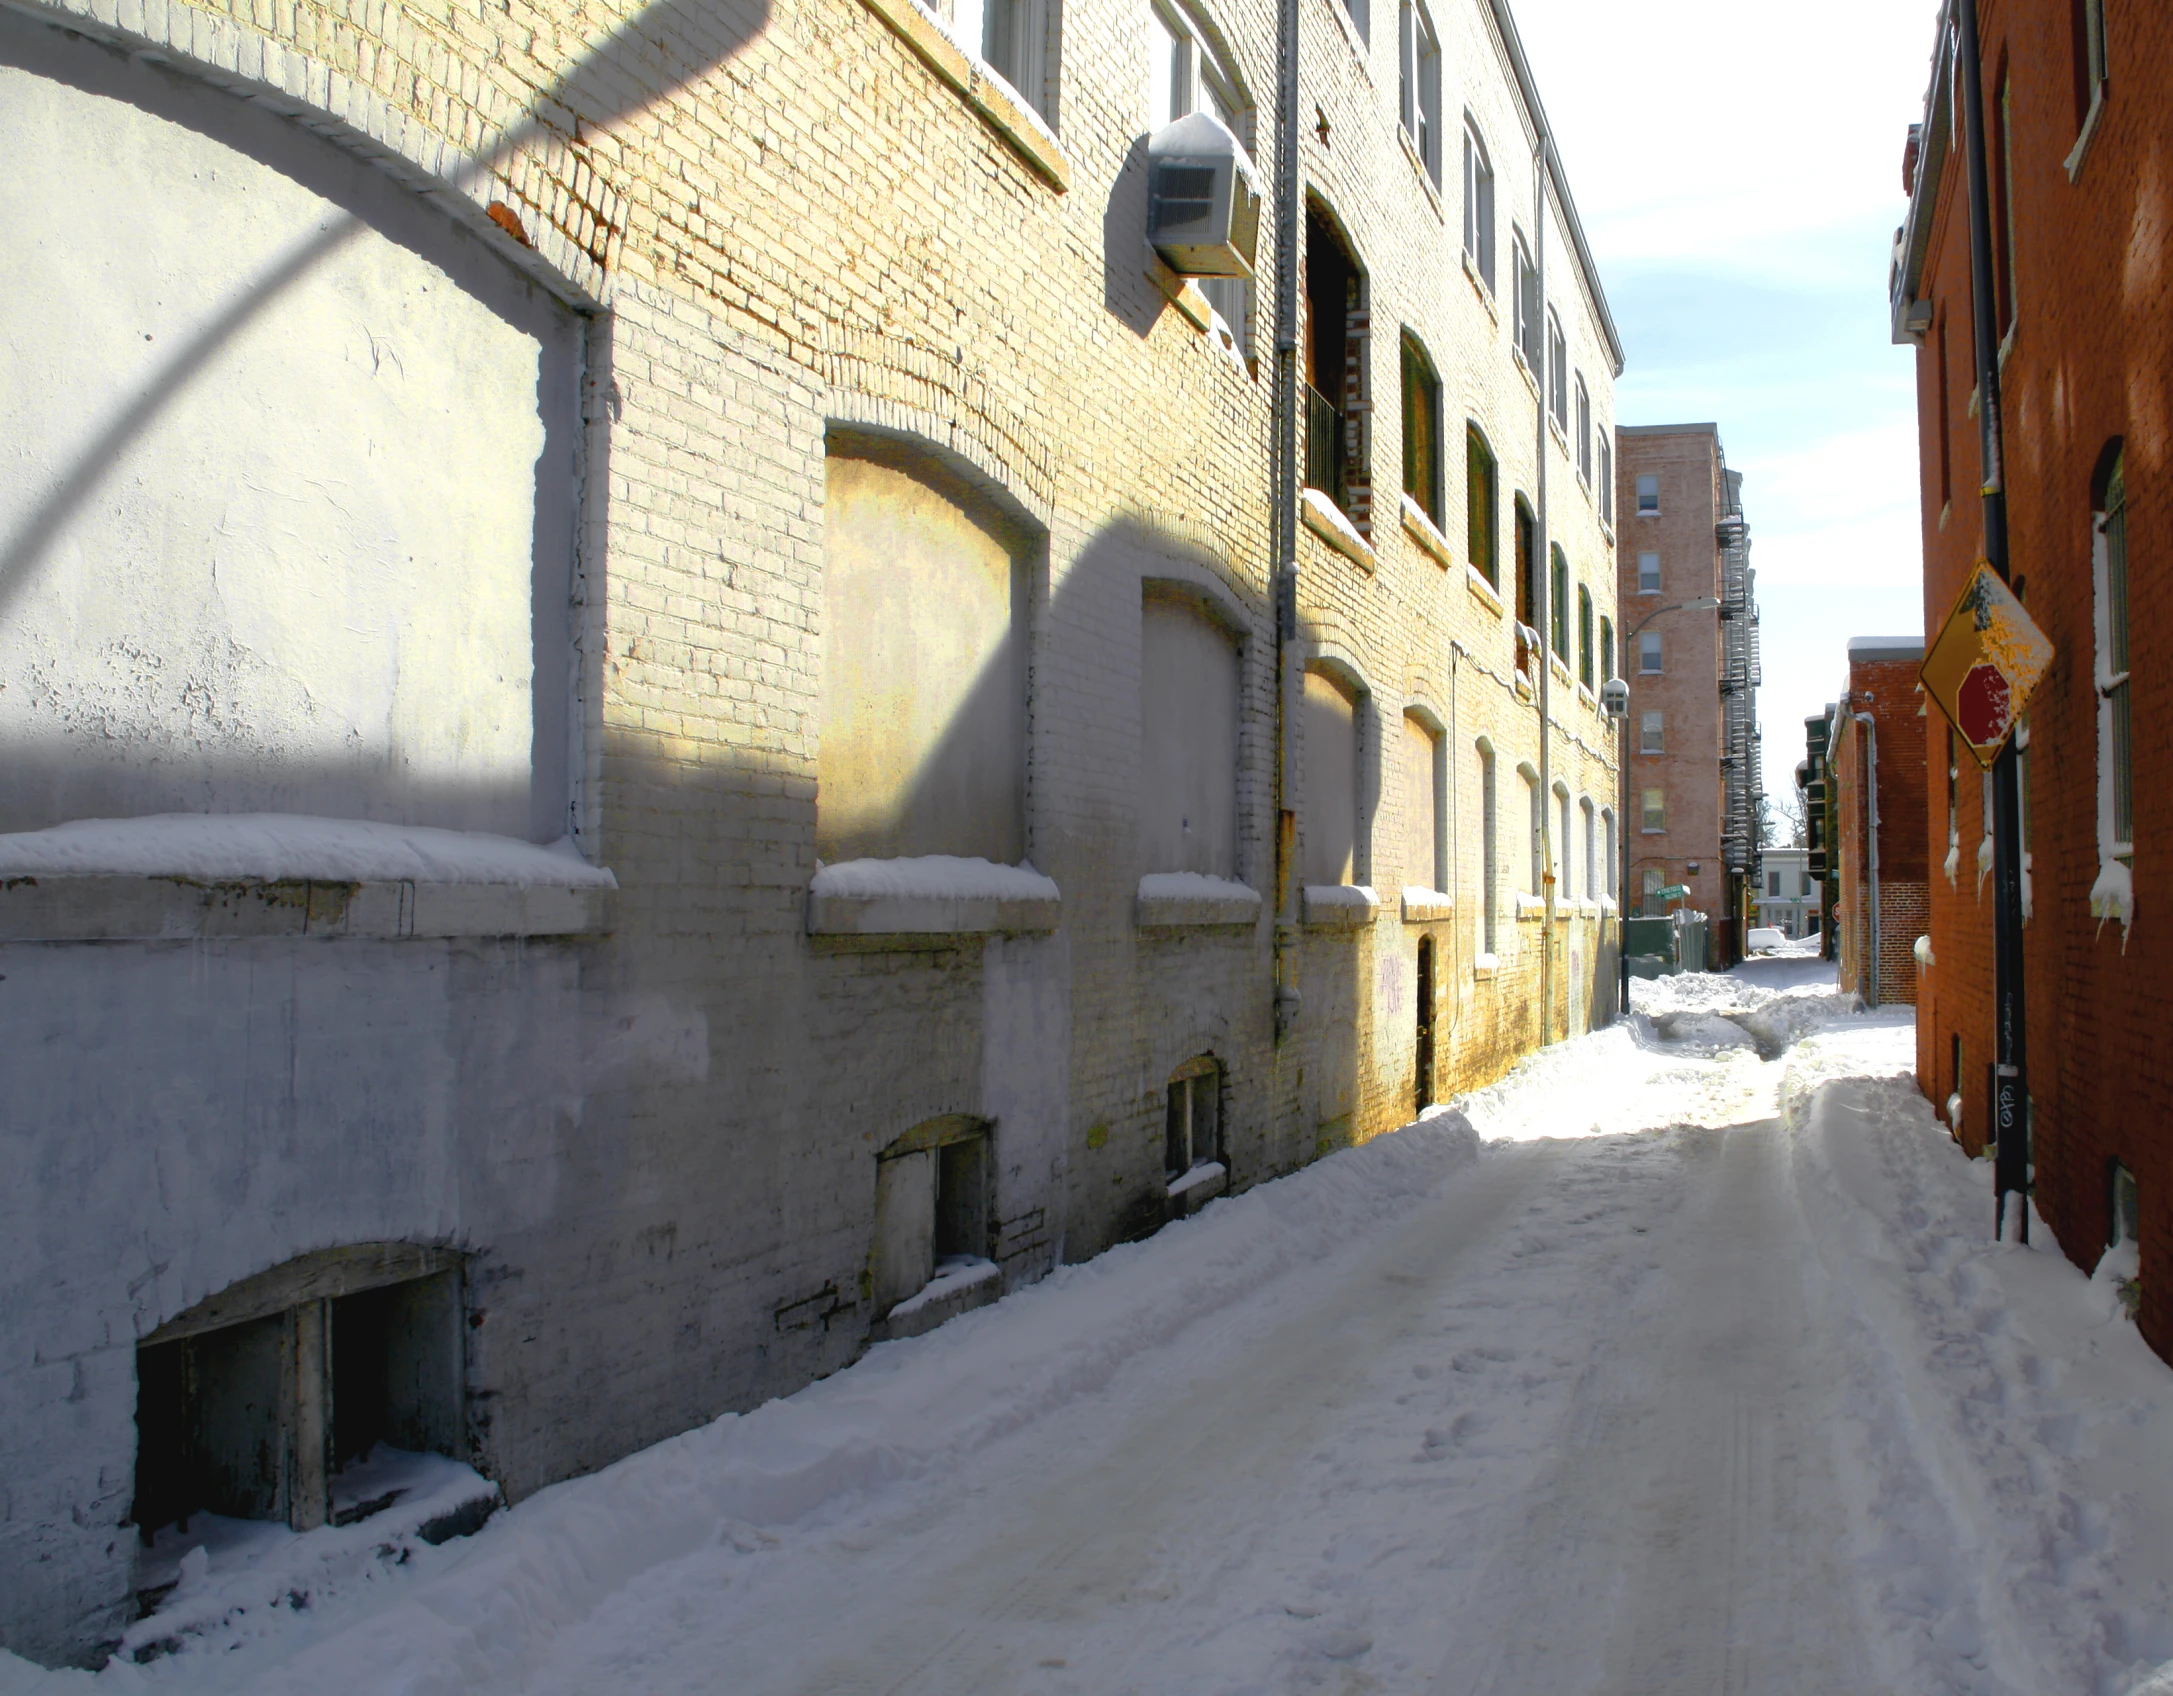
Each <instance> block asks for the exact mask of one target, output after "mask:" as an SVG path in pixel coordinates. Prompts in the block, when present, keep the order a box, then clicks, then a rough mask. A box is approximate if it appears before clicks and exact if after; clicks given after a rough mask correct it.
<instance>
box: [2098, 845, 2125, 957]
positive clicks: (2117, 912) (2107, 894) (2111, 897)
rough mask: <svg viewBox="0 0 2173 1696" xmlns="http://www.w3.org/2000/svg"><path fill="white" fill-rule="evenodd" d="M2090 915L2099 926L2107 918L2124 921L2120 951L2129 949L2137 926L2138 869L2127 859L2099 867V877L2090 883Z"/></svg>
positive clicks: (2103, 924) (2103, 926)
mask: <svg viewBox="0 0 2173 1696" xmlns="http://www.w3.org/2000/svg"><path fill="white" fill-rule="evenodd" d="M2090 916H2091V917H2092V918H2093V919H2095V920H2097V922H2098V929H2099V930H2100V931H2101V932H2102V931H2103V930H2104V929H2105V921H2106V920H2107V919H2118V920H2119V921H2120V951H2121V953H2123V954H2125V953H2126V952H2127V951H2128V937H2129V935H2130V933H2131V932H2133V931H2134V929H2135V873H2134V871H2133V869H2132V868H2130V867H2129V866H2128V865H2127V864H2126V863H2125V862H2124V861H2121V860H2107V861H2104V862H2103V863H2102V864H2101V865H2099V867H2098V876H2097V881H2096V882H2095V883H2093V884H2092V885H2091V886H2090Z"/></svg>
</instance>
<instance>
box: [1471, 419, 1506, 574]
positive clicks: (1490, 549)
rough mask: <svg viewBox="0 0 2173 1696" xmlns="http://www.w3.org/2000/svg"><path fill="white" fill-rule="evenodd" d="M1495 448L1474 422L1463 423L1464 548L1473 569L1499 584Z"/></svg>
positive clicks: (1498, 503)
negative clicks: (1488, 442) (1489, 443)
mask: <svg viewBox="0 0 2173 1696" xmlns="http://www.w3.org/2000/svg"><path fill="white" fill-rule="evenodd" d="M1500 476H1501V474H1500V470H1499V468H1498V467H1497V465H1496V463H1495V459H1494V450H1493V448H1492V447H1490V446H1489V445H1488V444H1487V439H1486V433H1485V432H1484V431H1483V430H1481V429H1480V428H1479V426H1478V425H1476V424H1468V423H1467V424H1466V425H1465V426H1464V549H1465V555H1466V557H1467V558H1469V559H1470V561H1471V566H1472V569H1473V570H1474V571H1476V572H1478V574H1479V575H1480V576H1481V577H1483V578H1485V579H1486V580H1487V583H1488V584H1489V585H1490V586H1491V587H1493V588H1495V589H1497V590H1498V589H1499V588H1500V587H1501V539H1500V536H1501V533H1500V525H1501V481H1500Z"/></svg>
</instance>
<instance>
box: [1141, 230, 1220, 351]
mask: <svg viewBox="0 0 2173 1696" xmlns="http://www.w3.org/2000/svg"><path fill="white" fill-rule="evenodd" d="M1146 272H1147V280H1148V281H1149V282H1150V283H1152V284H1154V286H1155V287H1156V288H1158V289H1160V290H1161V291H1162V292H1163V294H1165V295H1167V296H1168V297H1169V303H1170V304H1171V305H1172V306H1174V307H1176V308H1177V310H1178V312H1179V313H1180V314H1182V315H1183V317H1184V319H1185V321H1186V322H1187V323H1188V324H1190V325H1191V326H1192V327H1193V328H1194V329H1195V330H1198V331H1201V332H1202V333H1203V334H1204V333H1205V332H1206V330H1207V328H1208V326H1209V325H1211V324H1212V323H1213V322H1214V321H1215V309H1214V307H1212V306H1211V305H1209V304H1208V300H1207V291H1206V290H1204V289H1202V288H1201V287H1200V285H1199V283H1198V282H1197V281H1196V280H1195V279H1193V278H1191V277H1180V276H1179V275H1178V274H1177V273H1176V272H1175V271H1172V270H1171V269H1170V268H1169V265H1168V264H1167V262H1165V261H1164V259H1163V258H1162V256H1161V255H1160V254H1159V253H1157V252H1155V250H1154V249H1153V248H1152V247H1151V246H1150V247H1149V248H1148V249H1147V263H1146Z"/></svg>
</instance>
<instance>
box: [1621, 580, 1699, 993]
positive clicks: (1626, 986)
mask: <svg viewBox="0 0 2173 1696" xmlns="http://www.w3.org/2000/svg"><path fill="white" fill-rule="evenodd" d="M1719 606H1720V599H1719V597H1718V596H1716V595H1702V596H1700V597H1699V598H1698V599H1697V600H1694V601H1677V602H1676V603H1675V604H1674V605H1673V606H1665V607H1654V608H1653V609H1652V611H1650V612H1648V613H1647V614H1646V615H1645V616H1644V617H1643V618H1641V619H1639V620H1638V621H1637V623H1636V625H1635V626H1634V627H1632V629H1631V630H1630V632H1629V634H1628V635H1626V636H1624V637H1623V638H1622V646H1621V648H1620V650H1619V652H1620V653H1621V655H1622V663H1623V665H1624V667H1625V668H1627V667H1628V665H1629V662H1630V648H1631V644H1633V643H1634V642H1635V641H1636V640H1637V638H1638V637H1639V636H1640V635H1642V634H1643V633H1644V629H1645V626H1646V625H1648V624H1650V623H1651V622H1652V621H1653V620H1654V619H1656V618H1659V617H1661V616H1663V615H1664V614H1667V613H1671V612H1713V611H1716V610H1717V609H1718V608H1719ZM1618 684H1619V685H1620V687H1619V688H1618V687H1616V685H1618ZM1606 705H1607V711H1608V715H1609V716H1610V717H1612V718H1613V719H1614V721H1615V735H1616V740H1617V747H1616V749H1615V770H1616V772H1617V774H1618V776H1617V779H1616V782H1617V785H1618V786H1619V787H1620V789H1621V791H1622V805H1621V810H1620V812H1619V813H1618V815H1617V816H1618V818H1619V819H1620V823H1619V825H1618V826H1617V829H1618V830H1619V831H1620V833H1621V836H1622V876H1621V879H1620V880H1619V882H1618V883H1617V884H1616V886H1615V887H1616V890H1617V893H1616V896H1615V970H1616V974H1617V980H1618V984H1619V989H1618V992H1617V1000H1616V1003H1615V1016H1616V1017H1617V1018H1624V1017H1627V1016H1628V1014H1629V1011H1630V950H1629V947H1628V945H1627V938H1628V935H1629V932H1628V930H1627V929H1626V928H1625V926H1626V924H1627V922H1628V920H1629V916H1630V685H1629V680H1628V678H1627V676H1624V677H1612V678H1609V679H1608V686H1607V690H1606Z"/></svg>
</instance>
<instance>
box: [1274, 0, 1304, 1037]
mask: <svg viewBox="0 0 2173 1696" xmlns="http://www.w3.org/2000/svg"><path fill="white" fill-rule="evenodd" d="M1276 35H1277V41H1278V47H1277V53H1276V87H1275V101H1276V112H1275V127H1276V160H1275V400H1274V407H1273V428H1274V431H1275V453H1274V465H1273V472H1272V475H1273V479H1274V492H1273V500H1272V518H1273V526H1272V527H1273V537H1272V540H1273V544H1274V548H1275V584H1274V589H1275V952H1274V962H1273V975H1274V1001H1275V1005H1274V1017H1275V1040H1276V1042H1277V1043H1278V1044H1280V1043H1282V1042H1284V1041H1285V1040H1287V1039H1288V1037H1289V1036H1290V1033H1291V1030H1292V1027H1293V1026H1294V1025H1295V1024H1296V1022H1297V1017H1298V1006H1299V994H1298V938H1299V930H1298V923H1299V911H1298V907H1299V902H1300V900H1301V899H1302V896H1301V894H1300V887H1299V880H1298V877H1297V866H1296V859H1297V848H1298V813H1297V795H1298V767H1297V761H1298V747H1297V734H1296V725H1297V720H1298V705H1299V703H1298V699H1297V695H1298V691H1299V689H1300V687H1301V686H1302V679H1301V676H1300V672H1299V663H1300V655H1299V653H1298V454H1297V440H1298V438H1297V430H1298V150H1299V140H1298V136H1299V129H1298V0H1277V4H1276Z"/></svg>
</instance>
